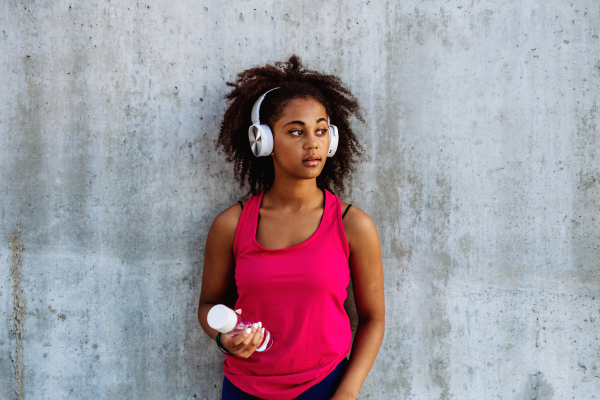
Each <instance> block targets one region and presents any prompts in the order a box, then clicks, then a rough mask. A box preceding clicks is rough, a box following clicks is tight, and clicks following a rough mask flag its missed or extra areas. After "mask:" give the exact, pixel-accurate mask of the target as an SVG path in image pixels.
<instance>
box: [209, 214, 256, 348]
mask: <svg viewBox="0 0 600 400" xmlns="http://www.w3.org/2000/svg"><path fill="white" fill-rule="evenodd" d="M240 215H241V207H240V206H239V204H236V205H234V206H231V207H229V208H228V209H227V210H225V211H223V212H222V213H221V214H219V215H218V216H217V218H215V220H214V222H213V224H212V226H211V227H210V230H209V231H208V236H207V238H206V249H205V255H204V268H203V271H202V288H201V290H200V304H199V305H198V321H199V322H200V325H201V326H202V329H204V331H205V332H206V333H207V334H208V336H210V337H211V338H213V340H216V338H217V333H219V332H218V331H216V330H214V329H213V328H211V327H210V326H209V325H208V322H207V319H206V316H207V315H208V311H209V310H210V309H211V308H212V307H213V306H214V305H215V304H226V305H229V306H230V307H233V304H232V288H233V289H234V290H235V281H234V270H235V260H234V257H233V238H234V236H235V230H236V228H237V224H238V221H239V219H240ZM262 337H263V334H262V330H259V329H257V328H253V329H252V332H250V333H244V334H240V335H237V336H235V337H233V338H232V337H230V336H227V335H222V336H221V343H222V344H223V346H225V348H226V349H227V350H229V351H230V352H232V353H234V354H235V355H237V356H240V357H246V358H247V357H250V355H251V354H252V353H253V352H254V350H256V348H257V347H258V344H259V343H260V342H261V341H262Z"/></svg>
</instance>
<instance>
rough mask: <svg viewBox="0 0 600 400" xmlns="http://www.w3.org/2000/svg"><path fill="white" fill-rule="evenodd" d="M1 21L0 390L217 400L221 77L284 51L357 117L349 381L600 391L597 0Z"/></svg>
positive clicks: (247, 6) (224, 183) (345, 4)
mask: <svg viewBox="0 0 600 400" xmlns="http://www.w3.org/2000/svg"><path fill="white" fill-rule="evenodd" d="M0 30H1V32H0V210H1V219H0V229H1V230H2V238H3V239H2V240H3V244H2V245H1V246H0V315H1V320H0V398H2V399H13V398H14V399H70V398H78V399H171V398H172V399H188V398H189V399H193V398H200V399H216V398H220V397H219V396H220V391H221V383H222V378H223V373H222V366H221V362H222V360H223V356H222V355H221V353H219V351H218V350H217V348H216V346H215V344H214V343H213V342H211V340H210V339H209V338H208V336H207V335H206V334H205V333H204V332H203V331H202V329H201V328H200V326H199V324H198V322H197V319H196V310H197V304H198V298H199V292H200V279H201V274H202V261H203V253H204V241H205V239H206V234H207V230H208V227H209V226H210V224H211V222H212V220H213V219H214V217H215V216H216V215H217V214H218V213H219V212H220V211H221V210H223V209H224V208H226V207H227V206H229V205H231V204H233V203H234V202H236V201H237V200H238V199H240V198H242V196H243V195H244V193H242V192H241V191H240V190H239V189H238V188H236V185H235V184H234V182H233V174H232V167H231V165H229V164H227V163H225V162H224V160H223V157H222V156H220V155H219V154H217V153H215V151H214V143H215V139H216V135H217V132H218V128H219V122H220V118H221V117H222V115H223V111H224V109H225V105H226V103H225V101H224V99H223V95H224V94H225V93H226V91H227V87H226V85H225V82H226V81H231V80H232V79H233V78H234V77H235V74H236V73H237V72H239V71H241V70H243V69H245V68H248V67H251V66H255V65H260V64H265V63H272V62H275V61H278V60H283V59H286V58H287V57H289V56H290V55H291V54H292V53H296V54H298V55H299V56H300V57H301V59H302V61H303V62H304V63H305V65H306V66H307V67H309V68H311V69H319V70H322V71H325V72H328V73H334V74H337V75H338V76H340V77H341V78H342V80H344V81H345V82H346V83H347V84H348V86H349V87H350V88H351V89H352V91H353V92H354V93H355V95H356V96H357V98H358V99H359V101H360V103H361V105H362V106H363V108H364V116H365V118H366V123H364V124H363V123H357V131H358V133H359V135H360V136H359V137H360V139H361V140H362V143H363V144H364V147H365V149H366V150H367V153H368V155H369V157H370V161H369V162H366V163H364V164H362V166H361V169H360V171H359V173H358V174H357V175H356V177H355V179H354V181H353V189H352V191H349V192H348V193H347V194H346V195H345V196H344V198H345V199H346V200H348V201H350V202H352V203H353V204H354V205H356V206H358V207H360V208H362V209H363V210H365V211H366V212H367V213H369V214H370V215H371V216H372V218H373V219H374V221H375V223H376V225H377V227H378V229H379V233H380V236H381V240H382V249H383V257H384V268H385V277H386V280H385V294H386V302H387V303H386V306H387V309H386V311H387V325H386V336H385V339H384V342H383V345H382V349H381V352H380V354H379V356H378V358H377V360H376V362H375V365H374V366H373V369H372V370H371V373H370V374H369V376H368V378H367V380H366V382H365V384H364V386H363V390H362V392H361V395H360V398H370V399H510V400H521V399H525V400H528V399H540V400H549V399H592V398H600V340H599V338H600V334H599V332H600V130H599V127H598V124H599V122H600V110H599V102H600V95H599V93H600V92H599V84H600V40H599V39H598V35H599V34H600V3H599V2H598V1H596V0H573V1H564V0H540V1H534V0H525V1H518V2H516V1H515V2H510V1H509V2H499V1H479V0H456V1H428V2H422V1H416V0H405V1H402V2H399V1H398V2H379V1H360V2H359V1H341V0H336V1H330V2H321V1H309V0H306V1H300V2H276V1H263V2H258V1H255V2H250V1H245V0H244V1H215V0H204V1H182V2H171V1H166V0H149V1H140V2H135V1H114V0H113V1H108V0H106V1H101V0H97V1H86V2H81V1H71V2H69V1H41V0H40V1H15V0H6V1H3V2H1V4H0ZM342 134H343V133H342Z"/></svg>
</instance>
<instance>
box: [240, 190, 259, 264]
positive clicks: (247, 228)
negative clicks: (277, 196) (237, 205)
mask: <svg viewBox="0 0 600 400" xmlns="http://www.w3.org/2000/svg"><path fill="white" fill-rule="evenodd" d="M263 194H264V191H262V192H260V193H259V194H257V195H254V196H250V197H249V198H248V201H246V204H245V205H244V208H243V209H242V215H240V220H239V222H238V225H237V228H236V230H235V236H234V238H233V256H234V258H236V257H237V255H238V253H239V251H240V245H241V244H242V242H243V241H245V242H247V241H248V240H252V239H253V235H254V229H255V227H256V219H257V217H258V211H259V210H258V209H257V208H259V207H260V200H261V199H262V195H263Z"/></svg>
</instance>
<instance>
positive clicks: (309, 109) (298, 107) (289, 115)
mask: <svg viewBox="0 0 600 400" xmlns="http://www.w3.org/2000/svg"><path fill="white" fill-rule="evenodd" d="M320 117H323V118H326V117H327V113H326V111H325V107H323V104H321V102H319V101H317V100H315V99H313V98H312V97H308V98H304V99H292V100H290V101H288V102H287V104H286V105H285V107H284V108H283V111H282V113H281V118H280V120H293V119H308V120H311V119H314V120H315V121H316V120H317V119H318V118H320ZM284 123H285V122H284Z"/></svg>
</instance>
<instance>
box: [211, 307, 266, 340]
mask: <svg viewBox="0 0 600 400" xmlns="http://www.w3.org/2000/svg"><path fill="white" fill-rule="evenodd" d="M206 319H207V321H208V325H209V326H210V327H211V328H213V329H215V330H217V331H219V332H221V333H224V334H225V335H227V336H231V337H234V336H236V335H238V334H240V333H243V332H244V331H245V330H247V329H248V328H250V327H252V324H253V322H251V321H248V320H247V319H246V318H244V317H242V316H241V315H240V314H238V313H236V312H235V311H233V310H232V309H231V308H229V307H227V306H225V305H223V304H217V305H216V306H213V307H212V308H211V309H210V311H208V316H207V318H206ZM272 344H273V338H272V337H271V333H270V332H269V331H268V330H267V329H265V334H264V338H263V341H262V343H261V344H260V345H259V346H258V348H257V349H256V351H267V350H269V349H270V348H271V345H272Z"/></svg>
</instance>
